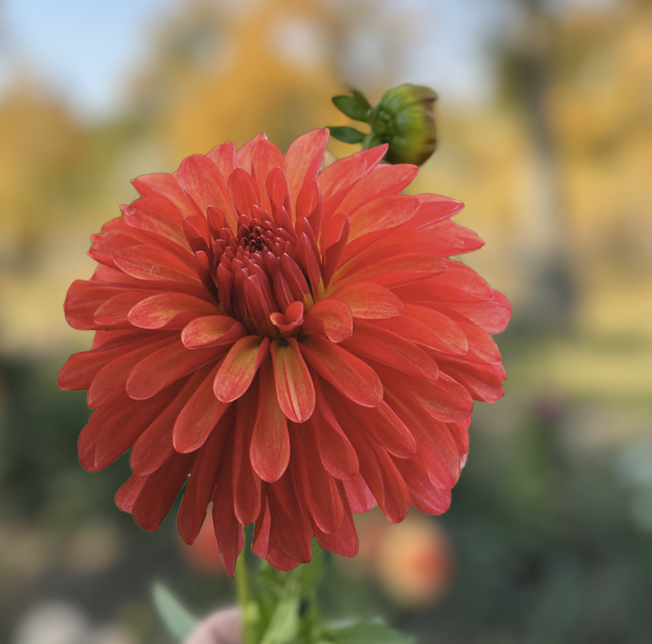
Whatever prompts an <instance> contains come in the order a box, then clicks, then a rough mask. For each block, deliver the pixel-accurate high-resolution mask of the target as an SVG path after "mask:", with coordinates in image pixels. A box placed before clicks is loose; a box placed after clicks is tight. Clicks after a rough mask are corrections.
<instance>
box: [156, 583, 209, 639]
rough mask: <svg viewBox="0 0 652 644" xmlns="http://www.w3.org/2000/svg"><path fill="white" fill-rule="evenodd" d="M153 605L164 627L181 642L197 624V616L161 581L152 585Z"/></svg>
mask: <svg viewBox="0 0 652 644" xmlns="http://www.w3.org/2000/svg"><path fill="white" fill-rule="evenodd" d="M152 597H153V598H154V606H155V607H156V611H157V612H158V614H159V616H160V617H161V620H162V621H163V623H164V624H165V627H166V628H167V629H168V631H170V633H171V634H172V635H173V636H174V637H175V639H177V640H179V642H183V641H184V640H185V639H186V638H187V637H188V635H190V633H191V632H192V631H193V629H194V628H195V626H196V625H197V621H198V620H197V618H196V617H194V616H193V615H192V614H191V613H190V612H188V610H187V609H186V608H185V607H184V606H183V605H182V604H181V603H180V602H179V600H178V599H177V598H176V597H175V596H174V595H173V594H172V593H171V592H170V591H169V590H168V589H167V588H166V587H165V586H164V585H163V584H161V583H159V582H156V583H155V584H154V586H153V587H152Z"/></svg>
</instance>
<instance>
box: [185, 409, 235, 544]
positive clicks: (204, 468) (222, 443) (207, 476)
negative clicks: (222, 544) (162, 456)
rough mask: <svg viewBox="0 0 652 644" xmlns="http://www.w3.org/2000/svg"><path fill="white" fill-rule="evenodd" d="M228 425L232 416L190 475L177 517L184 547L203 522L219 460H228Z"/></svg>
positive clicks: (211, 441)
mask: <svg viewBox="0 0 652 644" xmlns="http://www.w3.org/2000/svg"><path fill="white" fill-rule="evenodd" d="M232 425H233V414H232V413H229V414H227V415H226V416H225V417H224V421H223V422H222V426H221V427H220V430H216V431H214V432H213V433H212V434H211V435H210V436H209V437H208V440H207V441H206V443H205V444H204V446H203V448H202V449H201V451H200V452H198V454H197V459H196V460H195V463H194V464H193V467H192V470H191V471H190V478H189V479H188V484H187V485H186V489H185V491H184V493H183V499H182V500H181V505H180V507H179V514H178V515H177V527H178V529H179V534H180V535H181V538H182V539H183V540H184V541H185V542H186V543H188V544H191V543H193V541H194V540H195V538H196V537H197V534H198V533H199V530H200V529H201V526H202V524H203V523H204V520H205V518H206V508H207V507H208V504H209V503H210V500H211V498H212V496H213V490H214V489H215V483H216V481H217V478H218V472H219V469H220V467H221V465H222V460H223V459H224V458H228V455H227V452H226V450H225V448H226V446H227V444H228V443H229V440H230V438H231V433H230V432H229V431H228V428H229V427H231V426H232Z"/></svg>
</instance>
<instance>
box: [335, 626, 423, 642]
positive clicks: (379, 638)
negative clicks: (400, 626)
mask: <svg viewBox="0 0 652 644" xmlns="http://www.w3.org/2000/svg"><path fill="white" fill-rule="evenodd" d="M328 638H329V639H328V641H329V642H332V643H333V644H413V642H414V638H412V637H408V636H407V635H403V634H401V633H399V632H397V631H395V630H393V629H391V628H389V627H388V626H385V624H381V623H380V622H357V623H355V624H353V625H352V626H348V627H346V628H342V629H331V630H330V633H329V634H328Z"/></svg>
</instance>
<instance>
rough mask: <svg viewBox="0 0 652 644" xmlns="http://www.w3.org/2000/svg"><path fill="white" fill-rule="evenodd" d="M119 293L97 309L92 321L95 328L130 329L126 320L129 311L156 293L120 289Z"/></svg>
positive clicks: (130, 326)
mask: <svg viewBox="0 0 652 644" xmlns="http://www.w3.org/2000/svg"><path fill="white" fill-rule="evenodd" d="M120 291H121V292H119V293H117V294H116V295H113V296H112V297H110V298H109V299H107V300H105V302H104V303H103V304H102V305H101V306H99V307H97V310H96V311H95V315H94V316H93V319H94V321H95V328H96V329H97V328H111V327H113V328H116V327H122V328H132V326H133V325H132V324H131V322H129V320H128V319H127V316H128V315H129V311H131V309H132V308H133V307H134V306H136V304H138V303H139V302H142V301H143V300H145V299H147V298H148V297H151V296H152V295H156V293H157V292H158V291H154V290H145V289H143V290H140V289H133V290H125V289H120Z"/></svg>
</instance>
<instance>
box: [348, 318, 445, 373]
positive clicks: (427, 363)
mask: <svg viewBox="0 0 652 644" xmlns="http://www.w3.org/2000/svg"><path fill="white" fill-rule="evenodd" d="M341 346H342V347H344V348H345V349H346V350H347V351H350V352H351V353H353V354H355V355H356V356H358V357H361V358H363V359H367V360H372V361H375V362H380V363H382V364H385V365H387V366H389V367H392V368H393V369H396V370H398V371H401V372H403V373H406V374H409V375H411V376H416V377H417V378H426V379H428V380H436V379H437V377H438V376H439V369H438V368H437V363H436V362H435V361H434V360H433V359H432V358H431V357H430V356H429V355H428V354H427V353H426V352H425V351H424V350H423V349H420V348H419V347H416V346H415V345H414V344H412V343H411V342H409V341H408V340H405V339H404V338H402V337H401V336H400V335H398V334H396V333H392V332H391V331H387V330H386V329H383V328H381V327H379V326H376V325H375V324H373V323H369V322H363V321H362V320H361V321H359V322H356V330H355V333H354V334H353V336H352V337H350V338H349V339H348V340H345V341H344V342H342V345H341Z"/></svg>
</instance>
